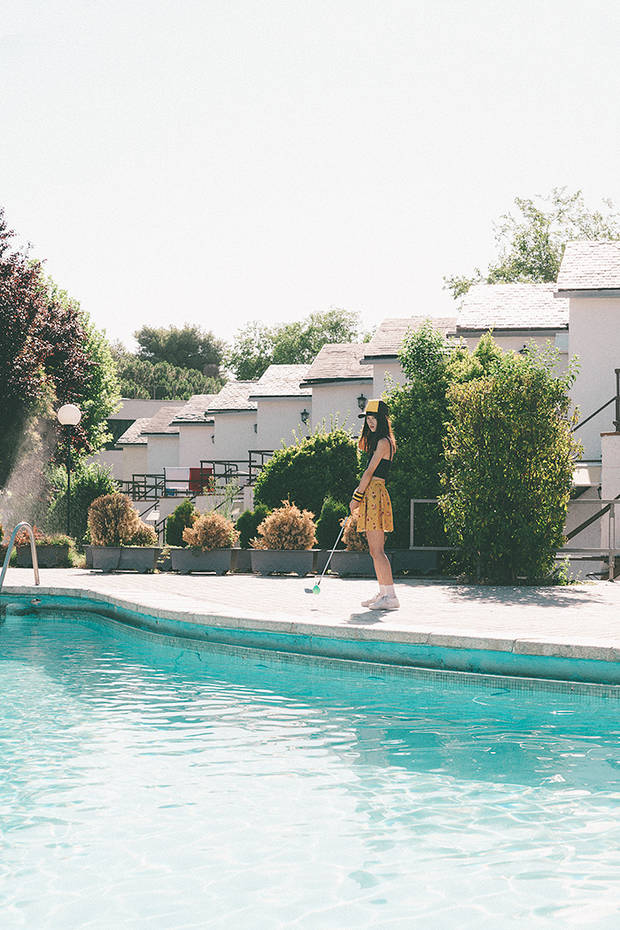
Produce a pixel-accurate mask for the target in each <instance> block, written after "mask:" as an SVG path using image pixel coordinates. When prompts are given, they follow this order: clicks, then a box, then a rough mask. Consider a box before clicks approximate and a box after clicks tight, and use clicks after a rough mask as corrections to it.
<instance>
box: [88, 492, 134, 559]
mask: <svg viewBox="0 0 620 930" xmlns="http://www.w3.org/2000/svg"><path fill="white" fill-rule="evenodd" d="M140 522H141V521H140V518H139V516H138V511H137V510H136V509H135V507H133V506H132V503H131V501H130V500H129V498H128V497H127V495H126V494H118V493H117V494H104V495H102V496H101V497H98V498H96V500H94V501H93V502H92V504H91V505H90V508H89V510H88V529H89V531H90V538H91V542H92V544H93V545H94V546H127V545H130V543H129V540H130V539H131V538H132V536H133V535H134V534H135V533H137V532H138V530H139V528H140Z"/></svg>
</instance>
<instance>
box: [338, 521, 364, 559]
mask: <svg viewBox="0 0 620 930" xmlns="http://www.w3.org/2000/svg"><path fill="white" fill-rule="evenodd" d="M342 539H343V542H344V545H345V548H346V550H347V551H348V552H368V540H367V539H366V534H365V533H358V531H357V517H351V519H350V520H349V522H348V523H347V525H346V527H345V529H344V533H343V534H342Z"/></svg>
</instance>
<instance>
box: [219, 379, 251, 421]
mask: <svg viewBox="0 0 620 930" xmlns="http://www.w3.org/2000/svg"><path fill="white" fill-rule="evenodd" d="M257 384H258V382H257V381H229V382H228V384H225V385H224V387H223V388H222V390H221V391H220V392H219V394H216V395H215V397H214V398H212V400H211V406H210V408H209V412H210V413H227V412H228V411H232V410H256V409H257V408H256V404H255V402H254V401H252V400H250V399H249V397H250V394H251V393H252V392H253V390H254V388H255V387H256V385H257Z"/></svg>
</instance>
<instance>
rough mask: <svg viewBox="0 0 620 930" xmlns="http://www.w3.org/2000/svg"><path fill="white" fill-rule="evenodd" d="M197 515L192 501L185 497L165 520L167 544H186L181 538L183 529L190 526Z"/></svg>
mask: <svg viewBox="0 0 620 930" xmlns="http://www.w3.org/2000/svg"><path fill="white" fill-rule="evenodd" d="M197 516H198V511H197V510H196V508H195V506H194V504H193V502H192V501H191V500H189V498H186V499H185V500H184V501H183V503H182V504H179V506H178V507H176V508H175V509H174V510H173V511H172V513H171V514H170V516H169V517H168V519H167V520H166V543H167V544H168V545H169V546H186V545H187V543H186V542H185V540H184V539H183V530H185V529H186V527H188V526H192V525H193V523H194V520H195V519H196V518H197Z"/></svg>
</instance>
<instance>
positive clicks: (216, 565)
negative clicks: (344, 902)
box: [170, 546, 233, 575]
mask: <svg viewBox="0 0 620 930" xmlns="http://www.w3.org/2000/svg"><path fill="white" fill-rule="evenodd" d="M232 552H233V550H232V549H191V548H190V547H189V546H188V547H187V549H171V550H170V558H171V559H172V571H173V572H179V573H180V574H181V575H189V573H190V572H214V573H215V574H216V575H223V574H224V573H225V572H229V571H230V565H231V557H232Z"/></svg>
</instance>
